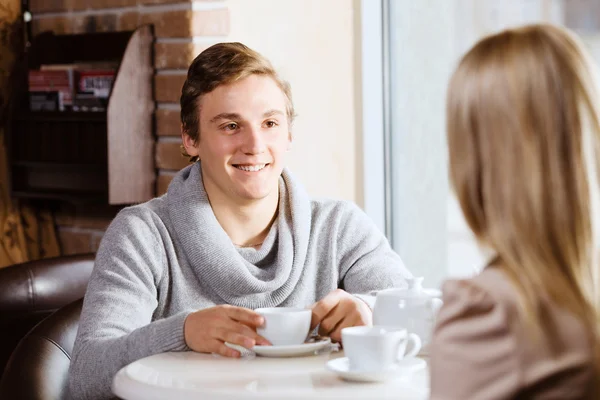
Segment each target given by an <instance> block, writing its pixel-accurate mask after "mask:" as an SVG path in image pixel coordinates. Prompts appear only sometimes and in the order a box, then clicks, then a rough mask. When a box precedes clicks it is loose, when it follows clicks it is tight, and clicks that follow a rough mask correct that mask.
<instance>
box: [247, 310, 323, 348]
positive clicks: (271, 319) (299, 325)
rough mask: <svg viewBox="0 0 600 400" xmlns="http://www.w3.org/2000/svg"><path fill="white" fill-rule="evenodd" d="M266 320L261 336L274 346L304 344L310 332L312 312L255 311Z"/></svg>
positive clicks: (261, 328) (259, 332) (260, 331)
mask: <svg viewBox="0 0 600 400" xmlns="http://www.w3.org/2000/svg"><path fill="white" fill-rule="evenodd" d="M254 311H255V312H257V313H258V314H260V315H262V316H263V318H264V319H265V322H264V324H263V325H262V326H261V327H259V328H257V329H256V331H257V332H258V334H259V335H261V336H262V337H264V338H265V339H267V340H268V341H269V342H271V344H273V345H274V346H290V345H296V344H302V343H304V341H305V340H306V337H307V336H308V333H309V330H310V320H311V317H312V311H311V310H310V309H307V308H293V307H273V308H258V309H256V310H254Z"/></svg>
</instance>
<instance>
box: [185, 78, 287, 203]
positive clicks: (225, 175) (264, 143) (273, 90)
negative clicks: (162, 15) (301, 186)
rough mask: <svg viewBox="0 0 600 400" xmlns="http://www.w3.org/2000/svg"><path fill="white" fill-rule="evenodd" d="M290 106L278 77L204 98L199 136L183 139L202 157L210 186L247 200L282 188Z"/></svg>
mask: <svg viewBox="0 0 600 400" xmlns="http://www.w3.org/2000/svg"><path fill="white" fill-rule="evenodd" d="M286 105H287V100H286V97H285V94H284V93H283V91H282V90H281V89H280V88H279V87H278V86H277V84H276V83H275V81H274V80H273V79H271V78H270V77H265V76H260V75H251V76H249V77H247V78H244V79H242V80H240V81H238V82H235V83H232V84H229V85H221V86H218V87H217V88H216V89H215V90H213V91H212V92H210V93H207V94H205V95H203V96H202V97H201V99H200V102H199V107H200V108H199V110H200V112H199V115H200V118H199V120H200V138H199V140H198V142H197V143H196V144H194V143H193V141H192V140H191V139H190V137H189V136H187V135H186V134H183V140H184V145H185V148H186V151H187V153H188V154H189V155H190V156H195V155H198V156H199V157H200V160H201V162H202V173H203V178H204V185H205V187H210V188H215V189H217V190H219V191H220V192H221V193H222V194H223V195H225V196H227V197H229V198H231V199H232V200H234V201H242V202H247V201H249V200H258V199H262V198H265V197H267V196H268V195H269V194H270V193H273V191H277V188H278V181H279V176H280V175H281V171H282V169H283V167H284V165H285V163H284V158H285V153H286V151H287V150H288V148H289V146H290V127H289V122H288V118H287V114H286Z"/></svg>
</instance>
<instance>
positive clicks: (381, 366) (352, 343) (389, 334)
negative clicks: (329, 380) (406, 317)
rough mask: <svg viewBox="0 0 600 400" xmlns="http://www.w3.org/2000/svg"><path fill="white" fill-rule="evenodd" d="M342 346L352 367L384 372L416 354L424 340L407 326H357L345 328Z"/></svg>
mask: <svg viewBox="0 0 600 400" xmlns="http://www.w3.org/2000/svg"><path fill="white" fill-rule="evenodd" d="M409 344H410V346H409ZM342 345H343V346H344V353H345V355H346V357H348V360H349V363H350V368H351V369H352V370H356V371H383V370H387V369H389V368H391V367H392V366H394V364H396V363H398V362H399V361H400V360H402V359H404V358H408V357H414V356H416V355H417V353H418V352H419V350H421V339H420V338H419V336H418V335H416V334H414V333H408V332H407V331H406V329H403V328H396V327H386V326H373V327H368V326H355V327H351V328H344V329H342ZM407 347H408V351H407Z"/></svg>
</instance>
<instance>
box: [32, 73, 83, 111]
mask: <svg viewBox="0 0 600 400" xmlns="http://www.w3.org/2000/svg"><path fill="white" fill-rule="evenodd" d="M28 81H29V91H30V92H58V94H59V109H60V110H61V111H63V110H64V109H65V108H69V107H71V106H72V105H73V71H72V70H65V71H38V70H30V71H29V79H28Z"/></svg>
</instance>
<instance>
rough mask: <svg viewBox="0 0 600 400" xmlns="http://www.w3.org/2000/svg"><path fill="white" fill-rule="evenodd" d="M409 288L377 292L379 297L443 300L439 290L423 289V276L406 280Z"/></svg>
mask: <svg viewBox="0 0 600 400" xmlns="http://www.w3.org/2000/svg"><path fill="white" fill-rule="evenodd" d="M404 279H405V281H406V283H407V285H408V287H406V288H402V289H399V288H395V289H384V290H381V291H379V292H377V295H378V296H379V295H384V296H385V295H389V296H402V297H412V298H419V297H431V298H441V297H442V292H441V290H438V289H429V288H423V280H424V278H423V277H422V276H418V277H409V278H404Z"/></svg>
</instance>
